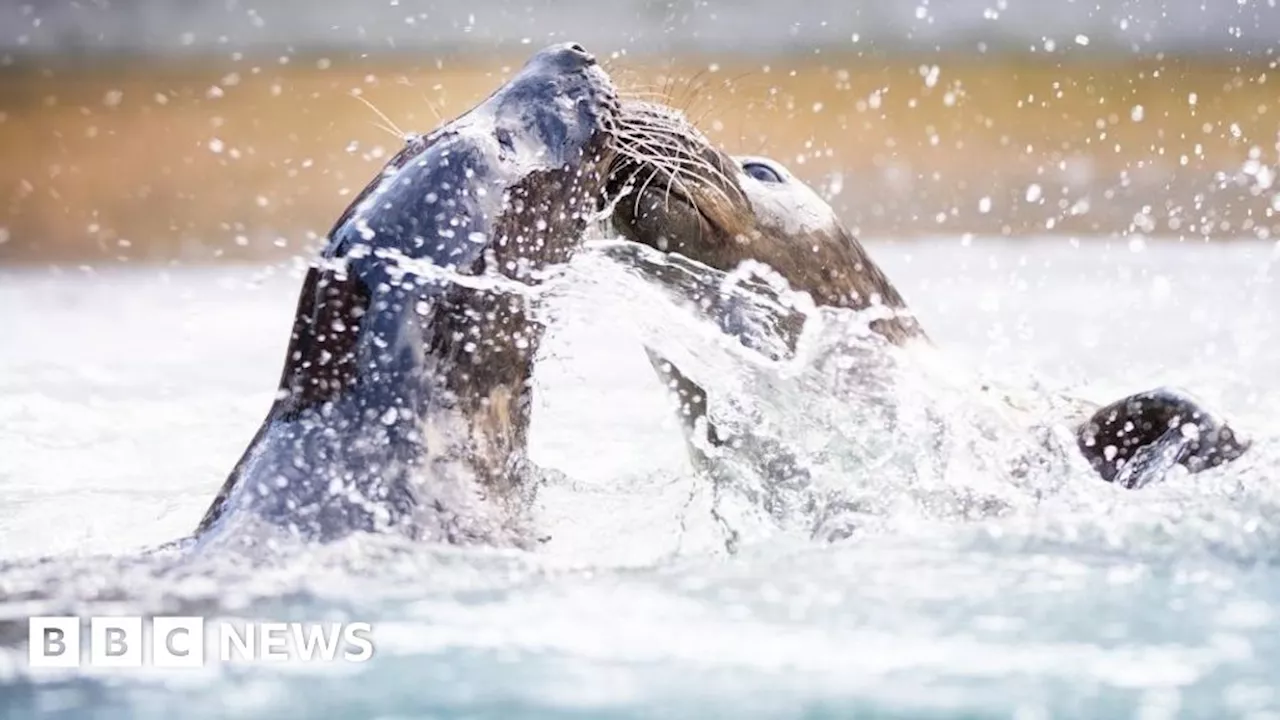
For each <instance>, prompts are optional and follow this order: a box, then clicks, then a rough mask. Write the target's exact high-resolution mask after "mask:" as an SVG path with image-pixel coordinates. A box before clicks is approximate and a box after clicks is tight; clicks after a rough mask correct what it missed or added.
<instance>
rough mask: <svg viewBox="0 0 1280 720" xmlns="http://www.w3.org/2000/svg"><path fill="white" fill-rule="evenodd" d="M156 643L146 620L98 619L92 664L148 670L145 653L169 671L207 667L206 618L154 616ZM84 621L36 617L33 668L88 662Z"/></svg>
mask: <svg viewBox="0 0 1280 720" xmlns="http://www.w3.org/2000/svg"><path fill="white" fill-rule="evenodd" d="M150 626H151V642H150V643H149V644H148V643H147V642H146V639H145V638H144V636H143V632H142V618H140V617H94V618H90V620H89V664H90V665H94V666H98V667H142V664H143V649H144V648H148V647H149V649H150V654H149V659H150V661H151V662H150V664H151V665H153V666H155V667H163V668H184V667H202V666H203V665H204V660H205V656H204V618H202V617H156V618H152V619H151V622H150ZM80 630H81V625H80V618H78V617H33V618H31V620H30V623H29V626H28V637H27V639H28V643H29V644H28V647H27V659H28V662H29V663H30V665H31V667H53V668H58V667H61V668H75V667H80V662H81V659H82V652H81V642H80V639H81V638H80Z"/></svg>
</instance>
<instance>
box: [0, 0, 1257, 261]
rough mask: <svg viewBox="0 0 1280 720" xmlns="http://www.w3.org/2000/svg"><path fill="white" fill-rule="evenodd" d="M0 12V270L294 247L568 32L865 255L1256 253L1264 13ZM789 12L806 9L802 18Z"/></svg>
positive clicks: (652, 8) (328, 6)
mask: <svg viewBox="0 0 1280 720" xmlns="http://www.w3.org/2000/svg"><path fill="white" fill-rule="evenodd" d="M1088 4H1089V6H1090V7H1088V8H1084V7H1082V6H1081V4H1079V3H1074V2H1065V0H1064V1H1062V2H1052V1H1050V0H1044V1H1043V2H1040V1H1039V0H1021V1H1019V0H991V2H986V1H985V0H951V1H949V2H939V1H938V0H934V2H932V3H927V4H919V5H917V3H900V4H895V5H892V6H890V5H881V4H873V3H872V2H871V0H865V1H861V0H859V1H851V0H844V1H843V2H837V1H836V0H830V1H827V0H818V1H816V2H812V3H808V2H806V3H787V4H785V5H788V6H787V7H779V4H778V3H776V2H774V3H766V2H757V1H755V0H746V1H744V2H738V3H734V2H728V1H727V0H726V1H725V2H721V3H707V2H701V1H698V2H692V1H690V2H652V1H646V0H628V1H625V2H617V3H613V4H607V3H602V2H594V1H593V0H561V1H559V2H556V1H555V0H535V1H534V2H532V3H530V2H519V3H512V2H503V1H501V0H492V1H484V0H475V1H473V2H471V3H468V4H467V5H465V6H445V5H444V4H443V3H424V2H416V3H415V2H410V0H388V1H387V2H382V3H379V4H378V6H377V7H372V6H370V5H368V4H359V3H337V2H328V1H319V0H317V1H316V2H303V1H302V0H276V1H275V2H269V1H268V0H262V2H260V3H256V4H255V5H254V7H253V8H248V7H245V6H243V5H242V4H241V3H239V2H236V0H188V1H187V2H174V1H172V0H117V1H116V2H113V3H111V4H109V5H108V4H107V3H101V2H79V3H77V2H69V1H64V0H49V2H46V3H40V4H35V5H33V4H30V3H20V2H11V1H10V0H0V28H3V29H2V30H0V159H2V162H0V262H11V263H13V262H76V263H97V262H117V261H122V260H123V261H158V262H168V261H184V262H202V261H210V260H214V259H266V258H273V257H282V256H286V255H291V254H298V253H301V252H306V251H309V250H310V249H311V248H313V247H314V246H315V245H316V243H317V239H318V238H319V237H320V236H322V235H323V234H324V233H325V232H327V230H328V229H329V225H330V223H331V222H332V221H333V220H334V218H336V217H337V215H338V214H339V212H340V211H341V210H342V209H343V207H345V205H346V203H347V202H349V200H350V198H351V197H352V194H353V193H354V192H355V191H357V190H358V189H359V188H360V187H362V186H363V185H364V183H365V182H366V181H367V180H368V179H369V178H370V177H371V176H372V175H373V174H374V173H375V172H376V171H377V169H378V167H379V166H380V165H381V163H382V162H384V161H385V160H386V158H387V157H389V155H390V154H392V153H393V152H394V151H395V149H396V147H397V145H398V142H399V141H398V138H397V137H395V136H394V134H392V133H390V132H388V131H387V130H385V129H381V128H379V127H378V125H379V124H382V120H380V119H379V117H378V115H377V114H376V113H375V112H374V111H373V110H371V109H370V108H369V107H368V106H367V105H366V104H364V103H362V102H361V101H359V100H357V99H356V97H354V96H356V95H359V96H361V97H363V98H364V99H365V100H367V101H369V102H370V103H372V104H373V105H375V106H376V107H377V108H378V109H379V110H380V111H381V112H382V113H384V114H385V115H386V116H387V117H388V118H390V120H391V121H392V122H394V123H395V124H396V125H397V126H398V127H399V128H401V129H403V130H406V131H418V132H422V131H426V130H429V129H430V128H431V127H433V126H434V125H436V124H437V123H438V122H439V120H440V118H449V117H451V116H454V115H456V114H458V113H459V112H461V111H462V110H465V109H466V108H467V107H469V106H470V105H471V104H473V103H474V102H476V101H477V100H479V99H481V98H482V97H483V96H484V95H486V94H487V93H488V92H490V91H491V90H492V89H493V88H494V87H495V86H496V85H497V84H499V83H500V82H501V81H502V80H503V79H504V78H505V77H506V76H508V75H509V74H510V73H511V72H512V71H513V70H514V69H515V68H517V67H518V66H519V65H520V64H521V63H522V62H523V60H524V59H525V58H526V57H527V56H528V55H529V54H530V53H532V52H533V51H534V50H535V49H537V47H539V46H541V45H545V44H548V43H550V42H554V41H558V40H562V39H567V38H572V39H577V40H580V41H581V42H583V43H584V44H586V45H587V47H588V48H589V49H590V50H592V51H593V52H595V53H596V54H597V55H599V56H601V57H602V58H604V59H606V60H607V66H608V67H609V68H610V70H611V71H612V73H613V75H614V78H615V80H616V81H618V83H619V84H620V85H621V86H622V87H624V88H627V89H631V90H633V91H635V92H643V93H653V92H657V93H660V94H662V95H663V96H665V97H667V98H669V101H670V102H671V103H673V104H676V105H679V106H681V107H684V108H686V110H687V111H688V112H689V114H690V115H691V117H692V118H693V119H694V120H696V121H697V122H698V123H699V124H700V125H701V126H702V127H703V128H704V129H706V130H707V131H708V133H709V134H711V135H712V136H713V137H715V138H716V139H718V140H719V141H721V142H723V143H724V144H725V145H726V146H727V147H729V148H730V149H732V150H735V151H738V152H745V153H759V154H767V155H770V156H773V157H775V158H777V159H779V160H782V161H783V162H785V163H787V164H788V165H789V166H790V167H791V168H792V169H793V170H794V171H796V172H797V174H799V175H800V176H801V177H803V178H804V179H805V180H807V181H808V182H810V183H811V184H813V185H814V186H815V187H816V188H817V189H818V190H819V191H820V192H822V193H823V194H824V195H825V196H826V197H828V198H829V199H830V201H831V202H832V204H833V205H834V206H835V207H836V209H837V210H838V211H839V212H840V213H841V214H842V215H843V216H844V217H845V218H846V220H847V221H848V222H849V223H850V225H852V226H854V227H855V228H857V230H858V232H859V233H860V234H861V235H863V236H866V237H915V236H921V235H934V236H936V235H960V234H962V233H975V234H988V235H1009V236H1034V235H1045V234H1068V235H1071V236H1077V237H1082V238H1084V237H1099V236H1100V237H1112V238H1114V237H1119V236H1133V235H1140V236H1144V237H1145V236H1151V237H1170V238H1184V239H1188V238H1189V239H1195V240H1201V239H1234V238H1250V237H1260V238H1269V237H1273V236H1277V235H1280V182H1278V181H1277V179H1276V173H1277V171H1280V167H1278V166H1280V69H1278V67H1280V63H1278V62H1277V54H1276V53H1277V50H1280V10H1278V9H1277V8H1276V6H1275V0H1251V2H1249V3H1245V4H1240V3H1236V2H1234V0H1232V1H1231V2H1228V1H1227V0H1220V1H1219V2H1212V1H1211V2H1209V3H1202V2H1200V0H1161V1H1159V2H1157V1H1156V0H1115V2H1098V3H1093V2H1091V3H1088ZM801 6H803V7H801Z"/></svg>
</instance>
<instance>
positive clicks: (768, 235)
mask: <svg viewBox="0 0 1280 720" xmlns="http://www.w3.org/2000/svg"><path fill="white" fill-rule="evenodd" d="M616 157H617V159H616V161H615V165H614V168H613V172H612V176H611V179H610V194H611V196H612V197H616V198H618V200H617V201H616V202H615V205H614V206H613V207H614V210H613V224H614V227H615V228H616V229H617V230H619V231H620V232H621V234H622V235H623V236H624V237H625V238H627V239H629V240H632V241H634V242H638V243H642V244H644V245H648V246H650V247H653V248H655V249H658V250H661V251H664V252H668V253H674V254H678V255H682V256H684V257H687V258H690V259H692V260H695V261H697V262H700V263H702V264H704V265H707V266H709V267H711V268H714V269H716V270H719V271H721V272H725V273H729V272H733V271H734V270H735V269H736V268H737V267H738V266H739V265H740V264H741V263H743V262H744V261H756V262H760V263H763V264H765V265H767V266H769V267H770V268H771V269H772V270H773V271H775V272H777V273H778V274H779V275H781V276H782V277H783V278H784V279H785V280H786V281H787V283H788V284H789V285H790V288H791V289H792V290H795V291H800V292H804V293H808V294H809V295H810V297H812V299H813V301H814V302H815V303H816V304H818V305H821V306H829V307H836V308H845V309H850V310H867V309H869V308H872V307H876V308H880V309H883V310H885V311H887V312H885V313H883V314H882V315H881V317H878V318H877V319H875V320H873V321H872V322H871V323H870V325H871V329H872V330H874V331H875V332H876V333H878V334H879V335H880V336H882V337H883V338H884V339H885V340H887V341H888V342H890V343H893V344H895V345H899V346H904V345H907V344H909V343H912V342H925V343H928V342H929V339H928V337H927V336H926V334H925V332H924V330H923V329H922V328H921V327H920V325H919V323H918V322H917V321H916V320H915V318H914V317H913V316H912V315H911V314H910V313H909V311H908V309H907V305H906V302H905V300H904V299H903V298H902V295H901V294H900V293H899V292H898V290H897V289H896V288H895V287H894V286H893V284H892V283H891V282H890V281H889V279H888V277H887V276H886V275H885V274H884V272H883V271H882V270H881V269H880V268H879V267H878V266H877V265H876V263H875V262H874V261H873V260H872V258H871V257H870V255H868V253H867V252H866V250H865V248H863V246H862V245H861V243H859V242H858V240H857V238H855V237H854V236H853V235H852V234H851V233H850V232H849V231H848V229H846V228H845V227H844V225H843V224H842V223H841V222H840V220H839V218H838V217H837V216H836V214H835V212H834V210H832V208H831V207H830V206H829V205H828V204H827V203H826V202H824V201H823V200H822V199H821V198H820V197H819V196H818V195H817V194H816V193H814V192H813V190H812V189H810V188H809V187H807V186H806V185H805V184H804V183H802V182H800V181H799V180H798V179H796V178H795V177H794V176H793V175H792V174H791V173H790V172H789V171H788V170H787V168H785V167H783V166H782V165H781V164H779V163H777V162H775V161H773V160H770V159H768V158H763V157H734V156H731V155H729V154H728V153H725V152H724V151H722V150H720V149H719V148H717V147H715V146H714V145H713V144H712V143H711V142H710V141H709V140H708V139H707V138H706V137H705V136H704V135H703V134H702V133H701V132H700V131H699V130H698V129H697V128H696V127H694V126H693V125H692V124H691V123H689V122H688V121H687V120H686V119H685V118H684V117H683V116H682V115H681V114H680V113H679V112H678V111H676V110H674V109H672V108H669V107H666V106H664V105H660V104H656V103H651V102H643V101H627V102H625V103H624V104H623V106H622V113H621V116H620V119H619V145H618V154H617V156H616ZM700 301H701V302H702V303H703V304H704V306H707V308H708V309H709V310H710V312H711V314H712V315H713V317H715V319H717V320H718V321H719V322H720V325H721V327H722V329H723V330H725V331H726V332H729V333H744V332H745V328H743V327H742V326H741V324H740V323H738V322H737V321H736V320H735V311H734V307H733V306H732V305H731V304H729V305H721V306H719V307H715V306H714V304H715V299H714V298H712V299H710V300H708V299H707V298H701V299H700ZM709 302H710V305H708V303H709ZM793 320H795V321H796V322H802V318H801V316H799V315H796V316H794V318H793ZM799 330H800V328H799V327H794V328H791V331H792V332H793V333H794V334H796V335H798V334H799ZM650 360H651V361H652V362H653V365H654V367H655V369H656V370H657V371H658V372H659V374H660V375H661V376H662V377H663V378H664V379H665V380H666V381H667V382H668V384H669V385H670V386H671V387H672V388H674V389H675V391H676V393H677V395H678V396H679V400H680V403H681V407H680V411H681V415H682V416H683V418H684V420H685V423H684V424H685V429H686V433H687V436H688V438H689V440H690V444H691V446H692V447H691V450H692V451H693V454H694V458H695V461H698V462H706V458H705V454H704V453H703V452H702V451H701V450H699V447H700V446H704V445H703V444H704V443H709V444H710V445H711V446H719V445H721V444H722V443H721V440H720V438H719V437H718V431H717V429H716V428H715V427H714V426H713V425H712V424H710V423H709V422H708V421H707V418H706V412H707V407H706V403H707V398H706V393H705V391H704V390H703V389H702V388H701V387H700V386H699V385H698V384H697V383H696V382H694V381H693V380H691V379H690V378H688V377H687V376H685V375H684V373H682V372H681V371H680V369H679V368H677V367H675V366H674V365H673V364H672V363H670V362H668V361H667V360H665V359H664V358H662V357H661V356H659V355H657V354H655V353H654V352H653V351H650ZM1084 415H1085V418H1086V419H1083V420H1082V421H1080V422H1078V423H1077V425H1076V430H1075V434H1076V440H1077V446H1078V448H1079V450H1080V452H1081V453H1083V454H1084V456H1085V458H1086V459H1087V460H1088V461H1089V463H1090V465H1091V466H1092V467H1093V468H1094V469H1095V470H1096V471H1097V472H1098V474H1099V475H1100V476H1101V477H1102V478H1103V479H1105V480H1107V481H1109V482H1116V483H1118V484H1121V485H1123V486H1125V487H1129V488H1135V487H1140V486H1142V485H1145V484H1148V483H1150V482H1152V481H1155V480H1158V479H1160V478H1161V477H1163V475H1164V473H1165V472H1166V471H1167V470H1169V469H1171V468H1172V467H1173V466H1174V465H1177V464H1180V465H1182V466H1184V467H1186V468H1187V469H1188V470H1189V471H1191V472H1199V471H1201V470H1204V469H1206V468H1210V467H1214V466H1217V465H1220V464H1222V463H1224V462H1228V461H1230V460H1234V459H1235V458H1238V457H1240V455H1242V454H1243V453H1244V452H1245V451H1246V450H1247V449H1248V447H1249V442H1248V441H1247V440H1245V439H1243V438H1240V437H1238V436H1237V434H1236V433H1235V431H1234V430H1233V429H1232V428H1231V427H1230V425H1229V424H1228V423H1227V421H1226V419H1225V418H1223V417H1222V416H1221V415H1218V414H1216V413H1213V412H1211V411H1209V410H1207V409H1206V408H1204V407H1203V405H1202V404H1201V403H1200V402H1199V401H1198V400H1196V399H1195V398H1194V397H1192V396H1191V395H1189V394H1187V393H1185V392H1183V391H1181V390H1177V389H1173V388H1159V389H1155V390H1150V391H1146V392H1142V393H1138V394H1136V395H1132V396H1129V397H1126V398H1123V399H1121V400H1118V401H1116V402H1114V403H1111V404H1109V405H1106V406H1105V407H1101V408H1098V407H1097V406H1096V405H1091V406H1089V407H1088V408H1087V409H1086V410H1085V413H1084Z"/></svg>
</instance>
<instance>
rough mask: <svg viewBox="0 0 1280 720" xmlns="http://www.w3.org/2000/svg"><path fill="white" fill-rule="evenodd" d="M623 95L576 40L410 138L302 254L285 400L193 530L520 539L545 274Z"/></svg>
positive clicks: (591, 194) (587, 196)
mask: <svg viewBox="0 0 1280 720" xmlns="http://www.w3.org/2000/svg"><path fill="white" fill-rule="evenodd" d="M616 113H617V100H616V95H615V91H614V88H613V85H612V82H611V81H610V79H609V77H608V76H607V75H606V74H605V72H604V71H603V70H602V69H601V68H600V67H599V65H598V64H597V63H596V61H595V59H594V57H592V56H591V55H590V54H588V53H587V52H586V51H585V50H584V49H583V48H582V47H581V46H580V45H577V44H571V43H564V44H561V45H556V46H553V47H550V48H548V49H546V50H543V51H541V52H539V53H538V54H536V55H535V56H534V57H533V58H532V59H531V60H530V61H529V62H528V63H527V64H526V65H525V66H524V68H523V69H521V70H520V71H519V72H518V73H517V74H516V75H515V76H514V77H513V78H512V79H511V80H510V81H509V82H508V83H506V84H505V85H504V86H502V87H501V88H499V89H498V90H497V91H496V92H495V93H494V94H493V95H491V96H490V97H489V98H488V99H487V100H485V101H484V102H483V103H481V104H480V105H478V106H477V107H475V108H474V109H472V110H471V111H469V112H467V113H466V114H464V115H462V116H461V117H459V118H457V119H455V120H453V121H451V122H449V123H447V124H445V125H443V126H442V127H440V128H438V129H437V130H435V131H434V132H432V133H430V134H428V135H426V136H424V137H421V138H417V139H413V140H411V141H410V142H409V144H408V146H407V147H405V148H404V149H403V150H402V151H401V152H400V153H399V154H397V155H396V156H395V157H394V158H393V159H392V160H391V161H390V162H389V163H388V164H387V166H386V167H385V169H384V170H383V172H382V173H381V174H380V175H379V176H378V177H377V178H376V179H374V180H373V181H372V182H371V183H370V184H369V186H368V187H367V188H365V190H364V191H363V192H362V193H361V194H360V195H359V197H358V198H356V200H355V201H354V202H353V203H352V204H351V206H350V207H348V208H347V210H346V211H345V212H344V213H343V214H342V216H341V217H340V218H339V219H338V221H337V224H336V225H335V226H334V228H333V230H332V231H331V232H330V234H329V238H328V244H327V247H326V248H325V250H324V252H323V254H322V258H321V260H320V261H319V262H318V263H317V264H316V265H315V266H314V267H312V268H311V270H310V271H309V272H308V273H307V276H306V280H305V281H304V283H303V287H302V292H301V296H300V298H299V300H298V306H297V310H296V315H295V319H294V326H293V334H292V337H291V339H290V342H289V348H288V352H287V356H286V358H285V367H284V372H283V376H282V377H281V380H280V389H279V393H278V396H277V400H276V402H275V404H274V405H273V406H272V407H271V410H270V412H269V413H268V415H267V418H266V420H265V421H264V422H263V424H262V426H261V428H260V429H259V431H258V433H257V436H256V437H254V439H253V441H252V442H251V444H250V446H249V448H248V449H247V450H246V451H245V453H244V456H243V457H242V458H241V460H240V462H239V463H238V464H237V465H236V467H235V469H234V470H233V471H232V473H231V475H230V477H229V478H228V479H227V481H226V483H225V485H224V486H223V488H222V490H221V491H220V492H219V493H218V496H217V498H216V499H215V500H214V501H213V504H212V506H211V507H210V508H209V510H208V512H207V513H206V515H205V517H204V519H203V521H202V522H201V523H200V525H199V528H198V530H197V535H198V536H199V538H200V539H201V540H203V539H204V538H207V537H211V536H226V535H228V534H232V535H244V534H248V533H245V532H243V531H244V530H246V529H247V528H249V527H250V526H258V527H261V526H266V527H267V528H283V529H284V530H286V531H288V532H290V533H293V534H296V535H297V536H300V537H302V538H305V539H318V540H330V539H335V538H339V537H342V536H344V535H347V534H349V533H352V532H358V531H365V532H373V531H377V532H383V531H395V532H401V533H404V534H406V535H409V536H410V537H413V538H421V539H427V540H441V541H448V542H455V543H468V542H486V543H503V542H512V543H523V542H525V541H526V538H525V537H524V534H523V531H522V529H521V528H520V525H521V520H520V514H521V512H520V511H521V508H522V502H523V501H524V500H527V498H525V497H524V496H523V493H524V491H525V490H526V488H525V487H524V486H523V483H522V482H521V475H520V473H521V468H522V466H523V463H524V459H525V443H526V436H527V428H528V424H529V419H530V412H531V405H530V393H531V385H530V380H531V374H532V370H533V362H534V356H535V354H536V352H537V349H538V344H539V341H540V339H541V338H542V335H543V328H542V327H541V326H540V325H539V324H538V323H537V322H535V321H534V320H533V318H532V317H531V316H530V314H529V309H528V307H527V305H528V302H529V297H528V295H527V294H526V293H525V292H524V291H525V290H526V289H528V288H531V287H534V286H536V284H537V283H538V279H539V274H540V273H541V272H542V271H544V270H546V269H547V268H549V267H551V266H554V265H557V264H561V263H565V262H567V261H568V260H569V259H570V257H571V255H572V254H573V253H574V252H575V250H576V249H577V247H578V246H579V244H580V240H581V236H582V234H583V231H584V228H585V227H586V225H587V223H588V221H589V220H590V218H591V217H592V214H593V213H594V212H595V209H596V206H597V204H598V202H599V198H600V195H601V192H602V189H603V187H604V182H605V176H606V173H607V171H608V168H609V165H610V163H611V161H612V147H613V135H612V132H611V127H612V125H613V123H614V119H615V116H616Z"/></svg>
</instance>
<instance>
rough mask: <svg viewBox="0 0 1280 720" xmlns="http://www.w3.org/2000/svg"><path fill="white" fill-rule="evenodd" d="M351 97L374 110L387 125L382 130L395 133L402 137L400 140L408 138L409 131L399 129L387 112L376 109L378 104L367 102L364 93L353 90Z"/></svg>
mask: <svg viewBox="0 0 1280 720" xmlns="http://www.w3.org/2000/svg"><path fill="white" fill-rule="evenodd" d="M351 97H353V98H355V99H356V100H359V101H360V102H362V103H364V106H365V107H367V108H369V109H370V110H372V111H373V112H374V113H375V114H376V115H377V116H378V117H380V118H382V122H384V123H386V124H387V127H386V128H383V129H384V130H387V132H390V133H391V134H392V135H395V136H396V137H399V138H400V139H402V140H405V139H408V138H409V137H410V134H409V133H406V132H405V131H404V130H401V129H400V126H399V125H397V124H396V122H395V121H394V120H392V119H391V118H389V117H387V114H386V113H384V112H382V111H381V110H379V109H378V106H376V105H374V104H373V103H372V102H369V100H368V98H366V97H365V96H364V95H361V94H360V93H355V92H353V93H351Z"/></svg>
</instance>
